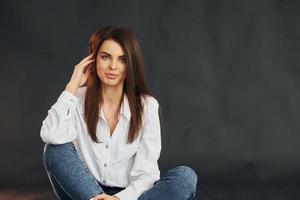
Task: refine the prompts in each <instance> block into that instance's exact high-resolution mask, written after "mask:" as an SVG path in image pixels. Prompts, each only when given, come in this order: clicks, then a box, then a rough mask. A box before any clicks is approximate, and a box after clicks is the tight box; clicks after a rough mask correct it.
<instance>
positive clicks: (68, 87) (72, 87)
mask: <svg viewBox="0 0 300 200" xmlns="http://www.w3.org/2000/svg"><path fill="white" fill-rule="evenodd" d="M77 88H78V87H77V86H75V85H74V84H72V83H70V82H69V83H68V84H67V85H66V87H65V90H67V91H68V92H70V93H72V94H73V95H75V94H76V91H77Z"/></svg>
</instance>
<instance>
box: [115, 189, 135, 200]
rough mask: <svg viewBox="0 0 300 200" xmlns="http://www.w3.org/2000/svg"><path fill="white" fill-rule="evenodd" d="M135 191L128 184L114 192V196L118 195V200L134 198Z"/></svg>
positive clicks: (131, 199)
mask: <svg viewBox="0 0 300 200" xmlns="http://www.w3.org/2000/svg"><path fill="white" fill-rule="evenodd" d="M134 194H135V192H134V191H133V189H132V188H131V187H130V186H129V187H127V188H125V189H124V190H122V191H120V192H118V193H117V194H114V196H116V197H118V198H119V199H120V200H129V199H130V200H136V199H137V197H135V195H134Z"/></svg>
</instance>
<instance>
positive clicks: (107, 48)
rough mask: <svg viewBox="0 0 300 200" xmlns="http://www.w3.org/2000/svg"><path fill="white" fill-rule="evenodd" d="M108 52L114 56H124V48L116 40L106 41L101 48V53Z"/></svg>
mask: <svg viewBox="0 0 300 200" xmlns="http://www.w3.org/2000/svg"><path fill="white" fill-rule="evenodd" d="M103 51H104V52H106V53H109V54H110V55H112V56H122V55H124V51H123V48H122V47H121V45H119V43H117V42H116V41H114V40H105V41H104V42H103V43H102V45H101V46H100V49H99V52H103Z"/></svg>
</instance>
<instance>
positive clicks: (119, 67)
mask: <svg viewBox="0 0 300 200" xmlns="http://www.w3.org/2000/svg"><path fill="white" fill-rule="evenodd" d="M96 62H97V64H96V66H97V75H98V77H99V78H100V80H101V83H102V85H103V86H104V87H123V85H124V80H125V78H126V73H125V72H126V71H125V70H126V56H125V54H124V51H123V49H122V47H121V46H120V45H119V44H118V43H117V42H115V41H114V40H105V41H104V42H103V43H102V45H101V47H100V49H99V51H98V54H97V59H96Z"/></svg>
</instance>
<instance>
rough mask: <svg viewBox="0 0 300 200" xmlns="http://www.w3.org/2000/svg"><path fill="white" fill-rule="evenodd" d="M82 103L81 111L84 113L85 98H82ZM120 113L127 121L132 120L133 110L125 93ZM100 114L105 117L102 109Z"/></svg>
mask: <svg viewBox="0 0 300 200" xmlns="http://www.w3.org/2000/svg"><path fill="white" fill-rule="evenodd" d="M80 104H81V113H82V114H84V99H82V101H81V103H80ZM120 114H122V115H123V116H124V117H125V118H126V119H127V121H129V120H130V117H131V112H130V107H129V102H128V98H127V95H126V94H124V98H123V102H122V105H121V108H120ZM99 116H101V117H104V115H103V112H102V109H101V110H100V112H99Z"/></svg>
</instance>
